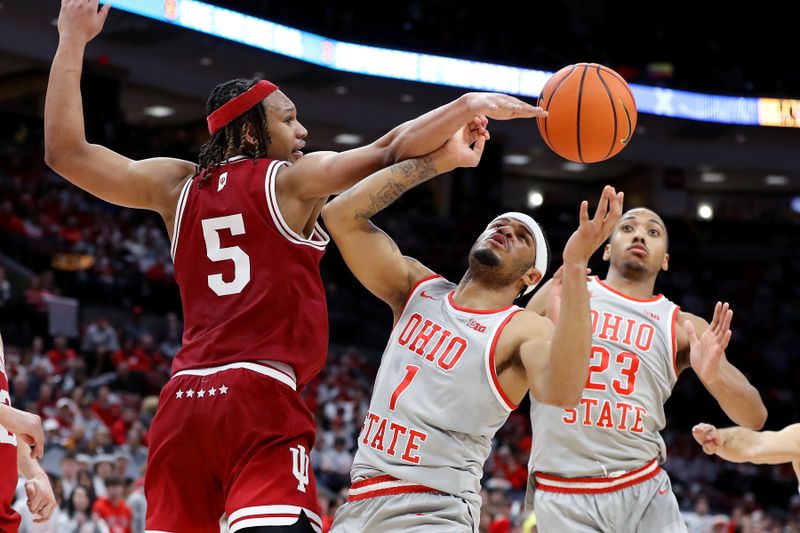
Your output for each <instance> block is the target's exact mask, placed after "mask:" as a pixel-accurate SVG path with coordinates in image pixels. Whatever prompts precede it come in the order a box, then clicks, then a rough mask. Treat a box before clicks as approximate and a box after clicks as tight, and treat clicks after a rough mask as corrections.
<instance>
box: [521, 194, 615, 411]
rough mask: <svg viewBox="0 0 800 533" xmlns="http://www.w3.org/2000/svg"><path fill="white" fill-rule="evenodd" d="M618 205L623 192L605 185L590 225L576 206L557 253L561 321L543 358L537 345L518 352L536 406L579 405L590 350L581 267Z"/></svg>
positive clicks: (583, 208)
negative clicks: (575, 220) (576, 219)
mask: <svg viewBox="0 0 800 533" xmlns="http://www.w3.org/2000/svg"><path fill="white" fill-rule="evenodd" d="M622 201H623V193H617V192H616V191H615V190H614V189H613V188H612V187H609V186H606V187H605V189H603V194H602V195H601V197H600V202H599V204H598V206H597V211H596V212H595V216H594V218H593V219H592V220H589V207H588V203H587V202H583V203H582V204H581V209H580V225H579V227H578V229H577V231H575V233H573V234H572V236H571V237H570V239H569V241H567V244H566V246H565V247H564V253H563V256H564V264H563V266H562V267H561V274H560V277H561V284H562V286H561V301H560V306H559V312H558V314H559V316H560V317H562V318H563V320H558V321H557V324H556V327H555V331H554V332H553V337H552V340H551V342H550V346H549V350H548V351H547V353H546V354H543V353H542V349H541V348H542V344H541V341H539V340H531V341H529V342H526V343H524V344H522V346H521V347H520V356H521V359H522V364H523V365H524V367H525V371H526V373H527V375H528V383H529V384H530V387H531V394H532V395H533V397H534V398H536V399H537V400H539V401H541V402H544V403H549V404H554V405H557V406H559V407H564V408H568V407H574V406H575V404H577V403H578V402H579V401H580V398H581V394H582V393H583V388H584V385H585V384H586V375H587V373H588V372H589V359H590V358H589V355H590V353H591V347H592V327H591V317H590V314H589V290H588V288H587V286H586V265H587V264H588V262H589V258H590V257H591V256H592V254H593V253H594V252H595V251H596V250H597V248H598V247H599V246H600V245H601V244H602V243H603V242H605V240H606V239H608V237H609V235H611V231H612V230H613V228H614V225H615V224H616V223H617V221H618V220H619V218H620V216H621V214H622Z"/></svg>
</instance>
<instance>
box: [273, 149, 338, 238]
mask: <svg viewBox="0 0 800 533" xmlns="http://www.w3.org/2000/svg"><path fill="white" fill-rule="evenodd" d="M286 164H287V163H286V162H285V161H273V162H271V163H270V164H269V166H268V167H267V174H266V176H265V179H264V192H265V194H266V198H267V209H268V210H269V214H270V216H271V217H272V221H273V222H274V223H275V227H276V228H278V232H280V234H281V235H283V236H284V238H286V240H288V241H289V242H291V243H293V244H302V245H305V246H310V247H312V248H315V249H317V250H320V251H324V250H325V246H327V244H328V243H329V242H330V241H331V238H330V236H329V235H328V234H327V233H325V230H323V229H322V226H320V225H319V222H315V223H314V229H313V230H312V231H311V235H310V237H309V238H305V237H303V236H302V235H300V234H299V233H297V232H296V231H294V230H293V229H292V228H290V227H289V225H288V224H287V223H286V220H284V218H283V215H282V214H281V210H280V207H279V206H278V197H277V195H276V194H275V181H276V177H277V176H278V169H280V168H281V167H282V166H283V165H286Z"/></svg>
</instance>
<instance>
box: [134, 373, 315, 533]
mask: <svg viewBox="0 0 800 533" xmlns="http://www.w3.org/2000/svg"><path fill="white" fill-rule="evenodd" d="M295 388H296V385H295V382H294V377H293V373H292V372H291V369H290V368H288V367H287V366H286V365H280V364H275V363H269V362H264V363H254V362H251V363H232V364H229V365H225V366H221V367H216V368H209V369H199V370H187V371H183V372H179V373H177V374H175V376H173V377H172V379H171V380H170V381H169V383H167V385H166V386H165V387H164V388H163V390H162V391H161V399H160V401H159V406H158V412H157V413H156V417H155V419H154V420H153V425H152V428H151V430H150V450H149V457H148V461H147V472H146V475H145V484H144V489H145V496H146V497H147V521H146V523H147V526H146V530H147V531H148V532H159V533H162V532H163V533H166V532H169V533H206V532H208V533H218V532H219V521H220V518H221V517H222V516H223V514H224V515H225V516H226V517H227V522H228V526H229V528H230V531H231V533H235V532H236V531H239V530H241V529H244V528H248V527H257V526H282V525H284V526H285V525H290V524H294V523H295V522H296V521H297V520H298V518H299V516H300V513H301V512H305V514H306V516H308V518H309V520H310V521H311V524H312V525H313V526H314V528H315V530H316V531H318V532H321V520H320V517H319V508H318V504H317V486H316V481H315V480H314V471H313V469H312V468H311V465H310V460H309V454H310V452H311V449H312V447H313V445H314V431H315V426H314V421H313V418H312V416H311V413H310V412H309V410H308V409H307V408H306V406H305V404H304V403H303V401H302V399H301V398H300V395H299V394H297V392H296V391H295Z"/></svg>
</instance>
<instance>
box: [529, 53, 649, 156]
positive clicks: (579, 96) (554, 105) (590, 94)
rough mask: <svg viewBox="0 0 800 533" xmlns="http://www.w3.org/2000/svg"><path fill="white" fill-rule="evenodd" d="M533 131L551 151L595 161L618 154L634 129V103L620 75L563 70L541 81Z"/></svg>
mask: <svg viewBox="0 0 800 533" xmlns="http://www.w3.org/2000/svg"><path fill="white" fill-rule="evenodd" d="M539 106H541V107H542V108H543V109H545V110H546V111H547V112H548V113H549V114H548V116H547V118H539V119H536V121H537V122H538V124H539V132H540V133H541V134H542V137H543V138H544V141H545V142H546V143H547V146H549V147H550V148H551V149H552V150H553V151H554V152H555V153H557V154H558V155H560V156H561V157H563V158H565V159H569V160H570V161H575V162H580V163H596V162H598V161H603V160H605V159H608V158H609V157H613V156H614V155H616V154H618V153H619V151H620V150H622V149H623V148H625V146H627V145H628V143H629V142H630V140H631V138H632V136H633V132H634V130H635V129H636V101H635V100H634V99H633V93H632V92H631V88H630V87H628V84H627V83H625V80H624V79H622V76H620V75H619V74H617V73H616V72H614V71H613V70H611V69H610V68H608V67H604V66H603V65H597V64H595V63H578V64H577V65H570V66H568V67H564V68H562V69H561V70H559V71H558V72H556V73H555V74H553V77H551V78H550V79H549V80H548V81H547V83H545V85H544V88H543V89H542V94H541V96H539Z"/></svg>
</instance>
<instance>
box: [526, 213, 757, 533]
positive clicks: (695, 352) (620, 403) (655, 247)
mask: <svg viewBox="0 0 800 533" xmlns="http://www.w3.org/2000/svg"><path fill="white" fill-rule="evenodd" d="M603 259H605V260H606V261H609V263H610V266H609V270H608V275H607V277H606V279H605V280H600V279H599V278H598V277H592V278H590V280H589V291H590V293H591V298H590V305H591V321H592V349H591V366H590V367H589V376H588V378H587V380H586V384H585V389H584V392H583V397H582V398H581V401H580V403H579V404H578V406H577V407H575V408H570V409H559V408H557V407H552V406H549V405H544V404H543V403H542V402H540V401H538V399H536V398H535V397H534V398H533V399H532V401H531V423H532V429H533V443H532V447H531V462H530V467H531V478H530V483H529V487H528V489H529V493H528V496H529V497H528V505H529V506H530V505H531V504H532V505H533V509H534V511H535V512H536V518H537V521H538V527H539V531H542V532H544V533H549V532H562V531H569V532H576V533H580V532H589V531H604V532H612V531H613V532H615V533H618V532H619V533H624V532H642V533H649V532H654V531H658V532H671V531H686V527H685V525H684V523H683V520H682V519H681V515H680V512H679V510H678V504H677V501H676V499H675V496H674V495H673V494H672V490H671V485H670V481H669V477H668V476H667V474H666V473H665V472H663V471H662V470H661V468H660V467H659V464H660V463H662V462H663V461H664V460H665V459H666V449H665V446H664V441H663V440H662V438H661V436H660V434H659V431H660V430H661V429H663V427H664V425H665V422H666V420H665V416H664V402H666V400H667V398H669V396H670V394H671V392H672V388H673V387H674V385H675V382H676V381H677V379H678V375H679V374H680V373H681V372H682V371H683V370H685V369H687V368H689V367H691V368H692V369H693V370H694V372H695V373H696V374H697V376H698V377H699V378H700V381H702V383H703V385H705V387H706V388H707V389H708V391H709V392H710V393H711V395H712V396H714V398H715V399H716V400H717V402H718V403H719V405H720V407H722V409H723V410H724V411H725V413H726V414H727V415H728V416H729V417H730V418H731V419H732V420H734V421H735V422H737V423H738V424H741V425H744V426H748V427H752V428H756V429H758V428H761V426H762V425H763V424H764V420H765V419H766V416H767V412H766V408H765V407H764V404H763V402H762V401H761V397H760V396H759V394H758V391H756V389H755V388H753V386H752V385H750V384H749V383H748V381H747V379H746V378H745V377H744V375H742V373H741V372H739V371H738V370H737V369H736V368H735V367H734V366H733V365H731V364H730V363H729V362H728V360H727V359H726V357H725V353H724V351H725V348H726V347H727V345H728V341H729V340H730V336H731V332H730V321H731V317H732V314H733V312H732V311H730V310H729V309H728V305H727V304H725V305H722V304H720V303H718V304H717V306H716V309H715V310H714V317H713V320H712V322H711V324H710V325H709V324H708V323H706V321H705V320H703V319H702V318H700V317H697V316H695V315H692V314H690V313H685V312H682V311H681V310H680V308H679V307H678V306H677V305H675V304H674V303H672V302H671V301H669V300H668V299H666V298H665V297H664V296H663V295H653V289H654V286H655V281H656V277H657V276H658V274H659V272H661V271H662V270H667V267H668V264H669V254H668V253H667V230H666V227H665V226H664V222H663V221H662V220H661V217H659V216H658V215H657V214H656V213H654V212H653V211H651V210H649V209H642V208H638V209H632V210H630V211H628V212H627V213H625V214H624V215H623V216H622V218H621V219H620V221H619V223H618V224H617V226H616V228H615V229H614V232H613V234H612V235H611V239H610V240H609V243H608V244H607V245H606V247H605V251H604V253H603ZM559 290H560V289H559V287H558V284H557V281H556V284H555V285H554V284H553V283H552V282H548V283H547V284H545V285H544V286H543V287H542V289H541V290H540V291H539V292H537V294H536V295H534V297H533V298H532V299H531V301H530V302H529V303H528V309H531V310H534V311H536V312H537V313H540V314H546V313H547V314H549V315H550V316H551V319H552V320H554V321H556V323H560V320H559V317H558V313H557V312H554V311H555V310H556V309H557V307H556V306H555V303H556V302H557V301H558V298H559V295H558V292H559ZM548 308H549V309H550V310H548ZM562 318H563V317H562ZM698 335H700V338H699V339H698V337H697V336H698ZM534 489H535V490H534Z"/></svg>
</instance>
